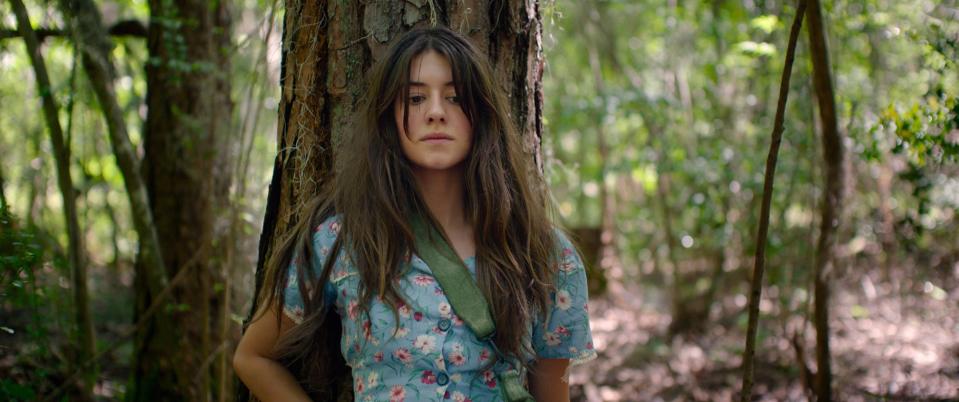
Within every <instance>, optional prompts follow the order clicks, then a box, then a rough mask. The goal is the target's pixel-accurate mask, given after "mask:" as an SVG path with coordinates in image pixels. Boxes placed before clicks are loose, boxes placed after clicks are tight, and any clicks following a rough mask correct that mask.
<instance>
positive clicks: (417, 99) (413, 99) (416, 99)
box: [410, 95, 426, 105]
mask: <svg viewBox="0 0 959 402" xmlns="http://www.w3.org/2000/svg"><path fill="white" fill-rule="evenodd" d="M425 100H426V97H425V96H423V95H411V96H410V103H412V104H414V105H416V104H419V103H422V102H423V101H425Z"/></svg>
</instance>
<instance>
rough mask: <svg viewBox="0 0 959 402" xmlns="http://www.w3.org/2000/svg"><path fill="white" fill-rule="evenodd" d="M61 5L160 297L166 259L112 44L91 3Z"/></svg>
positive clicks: (76, 0)
mask: <svg viewBox="0 0 959 402" xmlns="http://www.w3.org/2000/svg"><path fill="white" fill-rule="evenodd" d="M60 5H61V9H62V10H63V15H64V17H65V18H66V19H67V20H68V21H69V23H70V25H71V29H72V31H73V35H74V37H75V40H76V41H77V45H78V48H79V50H80V52H81V60H82V62H83V69H84V71H85V72H86V74H87V77H88V78H89V80H90V86H91V87H93V92H94V93H95V94H96V97H97V101H98V102H99V103H100V108H101V109H102V110H103V116H104V118H105V120H106V123H107V131H108V133H109V137H110V145H111V146H112V148H113V153H114V155H115V156H116V160H117V166H118V167H119V168H120V173H121V174H122V176H123V181H124V184H125V185H126V190H127V195H128V196H129V200H130V210H131V215H132V217H133V226H134V228H135V229H136V232H137V236H138V237H139V241H140V256H139V259H140V260H141V261H143V264H144V271H145V272H146V275H147V277H148V282H149V287H150V291H151V292H155V293H156V294H158V293H160V291H161V290H162V289H163V288H165V287H166V284H167V278H166V275H165V274H164V271H163V255H162V254H161V252H160V242H159V239H158V238H157V234H156V229H155V227H154V225H153V214H152V212H151V211H150V207H149V201H148V200H147V193H146V188H145V186H144V183H143V178H142V177H141V176H140V161H139V159H138V158H137V155H136V151H134V149H133V145H132V144H131V143H130V136H129V135H128V134H127V127H126V122H125V121H124V118H123V112H122V111H121V110H120V105H119V104H118V103H117V99H116V93H115V92H114V89H113V81H114V79H115V77H116V71H115V70H114V67H113V60H112V57H111V56H110V49H111V48H112V44H111V43H110V41H109V38H108V37H107V36H106V30H105V29H104V28H103V21H102V20H101V17H100V11H99V9H98V8H97V6H96V5H95V4H94V3H93V2H92V1H91V0H60Z"/></svg>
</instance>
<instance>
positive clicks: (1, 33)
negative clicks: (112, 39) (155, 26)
mask: <svg viewBox="0 0 959 402" xmlns="http://www.w3.org/2000/svg"><path fill="white" fill-rule="evenodd" d="M33 32H35V33H36V34H37V40H38V41H39V42H41V43H42V42H43V41H44V40H46V39H47V38H49V37H68V36H70V31H69V30H67V29H63V28H37V29H34V30H33ZM107 34H109V35H110V36H129V37H132V38H139V39H146V37H147V26H146V24H144V23H143V22H140V21H139V20H121V21H117V22H116V23H114V24H113V25H111V26H110V27H109V28H107ZM22 36H23V35H21V34H20V31H18V30H16V29H0V40H4V39H10V38H19V37H22Z"/></svg>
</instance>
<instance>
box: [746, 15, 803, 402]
mask: <svg viewBox="0 0 959 402" xmlns="http://www.w3.org/2000/svg"><path fill="white" fill-rule="evenodd" d="M805 11H806V0H799V4H798V5H797V6H796V16H795V17H794V18H793V25H792V29H791V30H790V31H789V44H788V47H787V48H786V62H785V66H784V67H783V75H782V80H781V81H780V86H779V101H778V102H777V104H776V118H775V120H774V122H773V131H772V141H771V142H770V144H769V155H768V156H767V158H766V175H765V178H764V179H763V201H762V202H763V203H762V209H761V211H760V213H759V230H758V233H757V235H756V260H755V265H754V266H753V277H752V281H751V286H750V292H749V325H748V327H747V328H746V349H745V350H744V351H743V388H742V393H741V394H740V400H741V401H743V402H748V401H751V400H752V388H753V355H754V354H755V352H756V331H757V330H758V328H759V301H760V299H761V298H762V290H763V287H762V285H763V272H764V271H765V269H766V266H765V263H766V236H767V234H768V232H769V210H770V208H771V204H772V195H773V182H774V179H775V178H776V160H777V159H778V157H779V145H780V144H781V143H782V135H783V119H784V118H785V114H786V100H787V99H788V98H789V78H790V76H791V75H792V67H793V59H794V57H795V55H796V41H797V40H798V38H799V30H800V28H801V27H802V20H803V14H804V13H805Z"/></svg>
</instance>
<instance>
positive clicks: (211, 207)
mask: <svg viewBox="0 0 959 402" xmlns="http://www.w3.org/2000/svg"><path fill="white" fill-rule="evenodd" d="M228 4H229V2H227V1H222V0H221V1H213V2H209V1H206V0H176V1H166V0H151V1H150V2H149V6H150V29H149V35H148V41H147V48H148V50H149V53H150V59H151V61H152V62H151V63H148V64H147V67H146V74H147V99H146V103H147V110H148V114H147V121H146V124H145V131H144V151H145V153H144V165H143V172H144V179H145V182H146V187H147V190H148V193H149V196H150V207H151V209H152V211H153V216H155V217H156V219H155V224H156V230H157V233H158V235H159V237H160V240H161V241H160V244H161V249H162V253H163V256H164V262H165V264H166V265H165V273H166V275H167V276H168V277H173V276H174V275H177V273H178V272H179V271H180V270H187V272H185V274H184V275H185V276H184V277H183V280H182V281H180V282H179V284H176V285H174V286H175V287H174V289H173V293H172V295H173V298H174V299H175V300H176V301H177V303H179V306H180V307H179V308H176V309H174V310H175V311H174V312H171V313H169V314H162V315H156V316H154V317H153V318H152V319H151V320H150V322H149V323H148V324H147V325H148V326H150V327H152V328H158V327H163V326H169V327H176V328H177V331H176V333H177V337H176V338H175V339H163V338H162V337H159V336H153V335H152V331H144V332H143V333H142V335H141V336H138V337H137V347H136V367H135V386H134V392H133V398H132V399H133V400H142V401H148V400H149V401H154V400H190V401H207V400H209V398H210V397H211V396H212V393H213V392H214V391H215V390H216V392H219V387H215V386H213V384H211V378H216V377H212V376H211V374H212V373H213V372H214V371H213V368H214V365H213V362H214V361H216V356H215V355H216V354H218V353H222V352H223V350H224V349H225V348H222V347H221V344H222V343H223V341H224V339H221V338H222V331H221V330H220V328H221V326H220V325H219V323H220V319H221V317H220V314H219V313H220V309H221V305H222V303H223V300H222V297H221V296H222V293H221V292H214V286H216V288H217V289H221V288H222V287H223V282H224V278H223V274H222V268H223V265H222V262H221V261H220V259H219V258H217V257H216V254H214V253H213V252H212V251H213V243H214V241H215V240H216V238H217V237H218V236H219V234H218V233H216V232H215V230H214V228H215V225H214V223H215V222H216V220H217V218H221V216H220V215H219V211H223V210H224V207H225V205H226V194H227V187H226V186H228V185H229V181H228V180H229V177H228V176H229V174H230V170H229V169H228V168H227V166H226V164H225V163H223V161H224V157H225V154H226V152H221V150H222V149H224V148H226V146H227V141H226V139H227V138H228V136H229V135H230V133H229V130H230V122H231V121H232V110H233V105H232V102H231V100H230V85H229V74H230V69H229V65H230V63H229V57H230V52H231V49H230V46H231V42H230V35H231V25H230V14H229V9H228ZM139 278H140V275H139V272H138V279H139ZM136 295H137V303H136V311H137V312H136V316H137V317H140V316H142V315H143V313H144V312H145V311H146V310H147V308H149V306H150V304H151V303H152V302H153V300H154V299H155V297H156V295H157V294H156V293H153V292H152V290H151V289H149V287H148V286H146V283H145V281H144V280H137V281H136ZM167 333H170V334H172V333H174V331H173V330H170V331H168V332H167ZM177 371H180V372H179V373H177Z"/></svg>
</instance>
